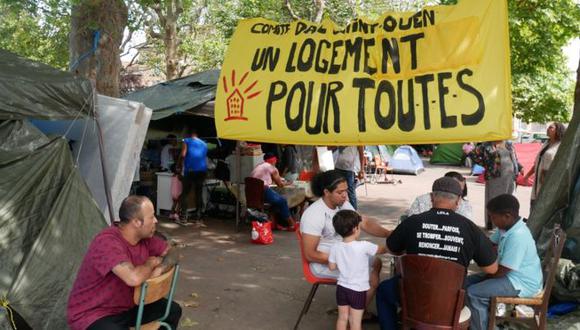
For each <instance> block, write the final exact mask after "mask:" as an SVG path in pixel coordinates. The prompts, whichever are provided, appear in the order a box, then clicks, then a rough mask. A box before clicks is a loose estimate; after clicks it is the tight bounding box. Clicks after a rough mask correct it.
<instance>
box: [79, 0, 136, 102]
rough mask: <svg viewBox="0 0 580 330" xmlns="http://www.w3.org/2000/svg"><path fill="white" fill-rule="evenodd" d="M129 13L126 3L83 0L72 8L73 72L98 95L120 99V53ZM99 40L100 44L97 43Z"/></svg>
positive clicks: (118, 0) (110, 0)
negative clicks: (92, 85)
mask: <svg viewBox="0 0 580 330" xmlns="http://www.w3.org/2000/svg"><path fill="white" fill-rule="evenodd" d="M127 15H128V10H127V6H126V5H125V3H124V1H123V0H82V1H80V2H79V3H78V4H77V5H75V6H74V7H73V9H72V18H71V33H70V37H69V50H70V61H71V64H70V66H69V67H70V70H71V71H72V72H73V73H74V74H75V75H77V76H79V77H84V78H88V79H90V80H92V81H93V82H94V84H95V86H96V88H97V92H99V93H100V94H103V95H108V96H112V97H119V92H120V88H119V82H120V74H121V58H120V54H121V50H120V49H119V47H120V46H121V43H122V41H123V31H124V30H125V26H126V25H127ZM96 38H98V43H97V44H96V47H95V48H93V47H94V43H95V41H96Z"/></svg>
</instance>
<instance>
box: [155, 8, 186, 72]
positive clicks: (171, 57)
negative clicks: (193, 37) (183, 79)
mask: <svg viewBox="0 0 580 330" xmlns="http://www.w3.org/2000/svg"><path fill="white" fill-rule="evenodd" d="M151 8H153V10H154V11H155V14H157V18H158V19H159V27H160V29H161V31H162V34H161V35H159V34H157V33H156V32H154V31H153V30H151V31H150V33H149V34H150V35H151V36H152V37H153V38H160V39H162V40H163V46H165V78H166V79H167V80H171V79H174V78H178V77H179V75H180V73H179V51H178V47H179V38H178V36H177V32H178V31H177V20H178V19H179V16H180V15H181V14H182V13H183V1H182V0H165V1H159V2H157V3H155V4H153V5H152V6H151Z"/></svg>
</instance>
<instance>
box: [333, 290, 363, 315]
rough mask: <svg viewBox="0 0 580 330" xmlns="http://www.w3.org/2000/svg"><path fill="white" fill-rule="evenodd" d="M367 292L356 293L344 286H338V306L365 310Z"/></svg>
mask: <svg viewBox="0 0 580 330" xmlns="http://www.w3.org/2000/svg"><path fill="white" fill-rule="evenodd" d="M366 301H367V292H366V291H354V290H351V289H348V288H345V287H343V286H340V285H337V286H336V303H337V305H338V306H350V308H353V309H365V307H366V306H365V305H366Z"/></svg>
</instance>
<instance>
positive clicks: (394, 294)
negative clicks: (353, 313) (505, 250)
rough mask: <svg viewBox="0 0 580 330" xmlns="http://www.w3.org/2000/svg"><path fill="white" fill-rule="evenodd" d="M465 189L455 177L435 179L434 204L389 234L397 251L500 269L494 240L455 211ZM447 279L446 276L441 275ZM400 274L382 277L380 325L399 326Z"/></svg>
mask: <svg viewBox="0 0 580 330" xmlns="http://www.w3.org/2000/svg"><path fill="white" fill-rule="evenodd" d="M461 195H462V189H461V186H460V185H459V182H457V181H456V180H455V179H452V178H448V177H443V178H440V179H437V180H435V182H434V183H433V189H432V193H431V199H432V202H433V208H432V209H431V210H429V211H427V212H424V213H421V214H417V215H414V216H411V217H409V218H407V219H406V220H404V221H403V222H402V223H401V224H400V225H398V226H397V228H395V230H394V231H393V232H392V233H391V235H390V236H389V238H387V248H388V249H389V250H390V251H391V252H392V253H394V254H402V253H407V254H417V255H423V256H432V257H435V258H441V259H446V260H450V261H453V262H456V263H458V264H460V265H462V266H464V267H465V269H466V273H467V267H468V266H469V263H470V262H471V260H474V261H475V262H476V263H477V264H478V265H479V266H480V267H481V269H482V270H483V272H485V273H488V274H493V273H495V272H496V271H497V267H498V266H497V254H496V252H495V250H494V249H493V245H492V243H491V241H490V240H489V239H488V238H487V236H485V234H484V233H483V232H482V231H481V230H480V229H479V228H478V227H477V226H476V225H475V224H474V223H473V222H471V220H469V219H467V218H465V217H463V216H461V215H459V214H457V213H455V210H456V209H457V207H458V206H459V200H460V198H461ZM442 280H444V279H442ZM398 282H399V276H394V277H392V278H390V279H388V280H385V281H383V282H382V283H381V284H380V285H379V288H378V289H377V296H376V297H377V298H376V300H377V312H378V314H379V322H380V325H381V329H396V328H397V307H398V305H399V297H398V293H399V290H398Z"/></svg>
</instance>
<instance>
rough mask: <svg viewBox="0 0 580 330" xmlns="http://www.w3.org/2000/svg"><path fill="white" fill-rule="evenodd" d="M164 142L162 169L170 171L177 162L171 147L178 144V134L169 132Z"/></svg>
mask: <svg viewBox="0 0 580 330" xmlns="http://www.w3.org/2000/svg"><path fill="white" fill-rule="evenodd" d="M163 142H164V144H165V145H164V146H163V148H162V149H161V171H169V170H170V169H171V165H173V164H174V163H175V160H174V157H173V153H172V152H171V149H173V148H174V147H175V146H176V145H177V136H175V135H173V134H169V135H167V138H166V139H165V140H164V141H163Z"/></svg>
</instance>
